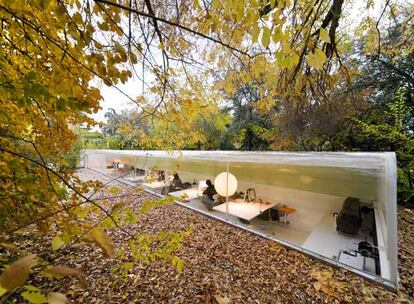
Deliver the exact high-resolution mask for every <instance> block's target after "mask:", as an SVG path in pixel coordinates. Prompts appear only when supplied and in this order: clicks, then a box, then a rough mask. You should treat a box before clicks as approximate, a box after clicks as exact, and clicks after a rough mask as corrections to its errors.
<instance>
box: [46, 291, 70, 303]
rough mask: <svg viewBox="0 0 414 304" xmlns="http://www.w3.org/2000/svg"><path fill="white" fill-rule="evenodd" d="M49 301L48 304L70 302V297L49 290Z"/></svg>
mask: <svg viewBox="0 0 414 304" xmlns="http://www.w3.org/2000/svg"><path fill="white" fill-rule="evenodd" d="M47 303H48V304H66V303H68V298H67V297H66V296H65V295H64V294H63V293H60V292H49V293H48V294H47Z"/></svg>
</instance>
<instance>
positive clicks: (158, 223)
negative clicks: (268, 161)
mask: <svg viewBox="0 0 414 304" xmlns="http://www.w3.org/2000/svg"><path fill="white" fill-rule="evenodd" d="M80 176H82V177H83V178H94V179H97V178H99V179H104V180H105V178H103V177H102V175H100V174H96V173H93V172H92V171H85V170H84V171H81V172H80ZM122 187H123V193H126V192H128V191H130V187H128V186H125V185H123V186H122ZM147 199H150V196H148V195H143V196H140V197H136V198H135V199H130V202H129V203H130V204H131V206H139V205H140V204H141V203H142V202H143V201H145V200H147ZM114 203H116V201H114ZM399 219H400V222H399V241H400V255H399V258H400V275H401V287H400V289H399V291H398V292H397V293H394V292H391V291H388V290H386V289H384V288H382V287H381V286H378V285H376V284H374V283H371V282H368V281H367V280H364V279H362V278H361V277H359V276H357V275H354V274H352V273H350V272H348V271H345V270H343V269H338V268H334V267H331V266H328V265H326V264H323V263H321V262H320V261H318V260H315V259H311V258H309V257H307V256H305V255H303V254H301V253H299V252H296V251H295V250H291V249H288V248H285V247H282V246H280V245H277V244H276V243H275V242H272V241H269V240H266V239H263V238H260V237H258V236H255V235H253V234H251V233H248V232H246V231H243V230H240V229H238V228H235V227H232V226H230V225H226V224H224V223H221V222H218V221H216V220H213V219H210V218H208V217H206V216H203V215H201V214H198V213H196V212H194V211H191V210H189V209H186V208H184V207H181V206H178V205H169V206H164V207H159V208H156V209H154V210H152V211H151V212H150V213H148V214H146V215H144V216H142V218H141V219H140V221H139V222H138V223H136V224H132V225H131V226H129V227H128V229H129V230H130V231H131V232H133V233H137V232H141V233H157V232H161V231H166V230H169V231H184V230H187V229H188V228H190V227H192V230H193V233H192V234H191V235H190V236H188V237H187V238H186V239H185V243H184V247H183V249H181V250H180V251H179V252H178V254H177V255H178V256H179V257H180V258H182V259H184V260H185V261H186V264H185V266H184V269H183V271H182V272H181V273H178V272H177V270H176V268H175V267H174V266H173V265H172V264H171V263H165V262H156V263H153V264H149V265H142V264H136V265H135V266H134V267H133V268H132V269H131V270H130V271H129V273H128V274H127V276H126V278H125V279H121V278H120V276H117V275H115V274H114V273H113V272H112V270H113V267H114V266H115V265H116V264H117V262H118V261H116V260H113V259H110V258H107V257H105V256H104V255H103V254H102V252H101V251H100V249H97V248H96V247H91V246H88V245H86V244H79V245H76V246H74V247H71V248H69V249H65V248H62V249H61V250H59V251H57V252H55V253H47V254H43V255H42V257H43V258H45V259H48V258H54V260H55V261H54V263H55V264H56V263H58V264H60V265H66V266H72V267H79V268H82V271H83V275H82V276H80V277H79V278H78V279H74V278H73V277H72V278H64V279H61V280H52V279H47V278H44V279H34V280H32V283H34V284H36V286H38V287H41V288H42V290H45V291H55V292H62V293H65V294H67V295H68V297H69V298H70V299H71V301H72V302H73V303H145V304H147V303H219V304H226V303H342V302H349V303H412V301H413V299H414V287H413V285H414V281H413V275H414V255H413V252H414V248H413V247H414V244H413V243H414V242H413V240H414V212H413V210H409V209H400V210H399ZM110 235H111V237H112V238H113V239H114V241H115V246H116V247H118V248H120V247H125V242H123V239H124V235H123V234H122V233H121V232H119V231H112V232H110ZM28 242H33V240H32V239H31V237H30V234H24V235H22V236H20V246H22V247H24V246H25V244H26V245H27V243H28ZM38 249H39V252H40V251H42V250H43V249H44V248H40V247H39V248H38ZM49 252H51V251H50V250H49ZM9 300H12V301H13V299H12V298H9ZM18 301H19V300H18V299H14V302H18Z"/></svg>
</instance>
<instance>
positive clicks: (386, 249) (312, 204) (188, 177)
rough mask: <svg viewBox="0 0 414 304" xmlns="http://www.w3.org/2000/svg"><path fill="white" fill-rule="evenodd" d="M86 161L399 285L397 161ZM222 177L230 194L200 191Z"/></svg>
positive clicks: (212, 156) (147, 154) (319, 156)
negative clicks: (227, 175)
mask: <svg viewBox="0 0 414 304" xmlns="http://www.w3.org/2000/svg"><path fill="white" fill-rule="evenodd" d="M84 161H85V167H88V168H92V169H95V170H99V171H101V172H102V173H106V174H111V171H114V170H115V171H118V172H117V173H119V174H122V175H123V178H124V179H125V180H128V181H129V182H130V183H132V182H133V183H135V184H138V185H141V186H142V187H143V188H144V189H146V190H148V191H151V192H155V193H158V194H160V195H166V194H169V195H173V196H175V197H177V203H178V204H180V205H183V206H186V207H187V208H190V209H193V210H196V211H198V212H201V213H203V214H206V215H208V216H211V217H213V218H216V219H218V220H222V221H225V222H227V223H229V224H232V225H235V226H238V227H240V228H242V229H246V230H249V231H251V232H253V233H256V234H259V235H261V236H264V237H267V238H270V239H273V240H275V241H278V242H280V243H282V244H285V245H287V246H290V247H292V248H294V249H297V250H300V251H302V252H304V253H306V254H308V255H311V256H314V257H317V258H320V259H322V260H324V261H326V262H329V263H332V264H335V265H337V266H340V267H344V268H346V269H349V270H351V271H354V272H356V273H359V274H360V275H363V276H365V277H368V278H370V279H373V280H377V281H380V282H382V283H383V284H385V285H387V286H389V287H395V286H396V284H397V281H398V266H397V204H396V199H397V195H396V192H397V181H396V180H397V172H396V170H397V169H396V159H395V154H394V153H390V152H387V153H334V152H333V153H319V152H309V153H290V152H234V151H181V152H164V151H118V150H85V151H84ZM222 172H229V173H230V175H233V176H234V177H235V179H236V181H232V185H230V184H229V182H227V184H225V185H219V184H217V185H216V188H222V189H228V188H231V186H232V187H233V188H234V189H237V191H236V192H235V193H234V194H233V193H229V195H230V197H228V198H227V200H226V198H224V197H221V196H220V195H218V194H216V195H212V194H214V193H215V191H214V188H213V190H212V191H213V193H212V192H211V191H210V192H209V191H206V190H205V189H206V188H207V184H206V181H207V180H210V181H211V182H212V183H214V181H215V178H216V177H217V175H219V174H220V173H222ZM217 183H222V182H220V181H218V180H217ZM234 183H235V184H234ZM209 184H210V183H209ZM210 188H211V186H210ZM210 190H211V189H210ZM222 191H223V190H222ZM203 192H204V194H203ZM218 192H219V193H220V191H218Z"/></svg>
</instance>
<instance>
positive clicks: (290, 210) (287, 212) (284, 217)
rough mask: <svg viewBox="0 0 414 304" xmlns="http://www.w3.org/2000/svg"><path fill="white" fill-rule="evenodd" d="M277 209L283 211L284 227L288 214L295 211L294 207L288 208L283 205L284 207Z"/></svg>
mask: <svg viewBox="0 0 414 304" xmlns="http://www.w3.org/2000/svg"><path fill="white" fill-rule="evenodd" d="M277 210H278V211H280V212H282V213H283V222H284V223H285V227H286V224H287V217H288V215H289V214H292V213H293V212H295V211H296V209H294V208H289V207H286V206H285V207H280V208H277Z"/></svg>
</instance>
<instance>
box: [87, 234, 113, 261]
mask: <svg viewBox="0 0 414 304" xmlns="http://www.w3.org/2000/svg"><path fill="white" fill-rule="evenodd" d="M83 240H84V241H87V242H93V243H95V244H96V245H98V246H99V247H100V248H101V249H102V250H103V251H104V253H105V254H106V255H107V256H109V257H113V256H114V244H113V242H112V240H111V238H110V237H109V236H108V235H107V234H106V233H105V232H104V231H103V230H102V229H101V228H94V229H93V230H92V231H91V232H89V233H88V235H87V236H86V237H85V238H83Z"/></svg>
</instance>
